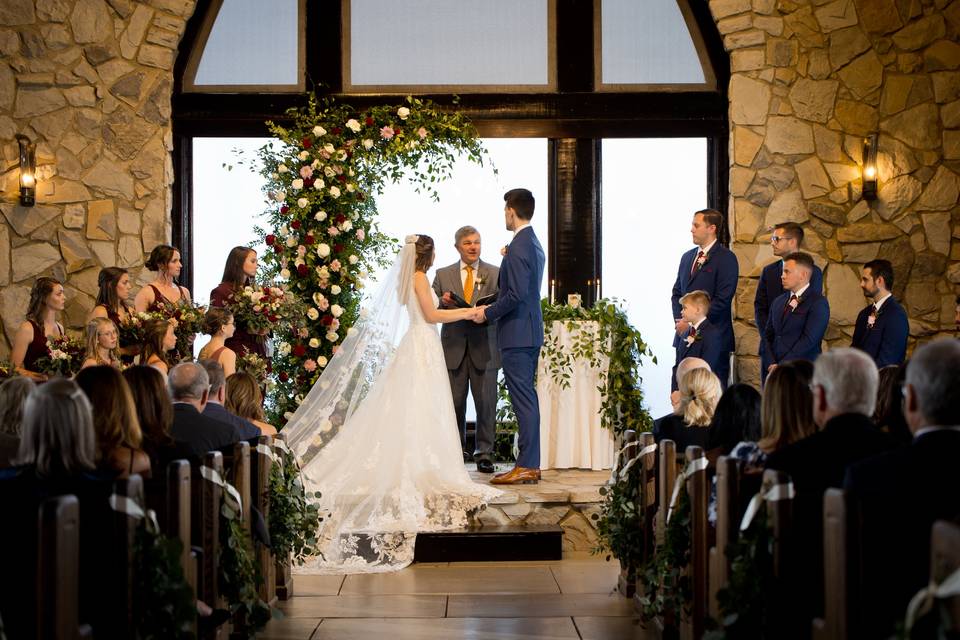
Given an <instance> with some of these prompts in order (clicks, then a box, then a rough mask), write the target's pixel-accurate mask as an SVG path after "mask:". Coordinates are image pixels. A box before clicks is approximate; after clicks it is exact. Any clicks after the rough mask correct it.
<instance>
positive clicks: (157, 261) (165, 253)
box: [144, 244, 178, 271]
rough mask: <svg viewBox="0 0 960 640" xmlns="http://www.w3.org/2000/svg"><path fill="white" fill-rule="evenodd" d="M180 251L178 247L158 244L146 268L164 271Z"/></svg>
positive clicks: (145, 264) (148, 259)
mask: <svg viewBox="0 0 960 640" xmlns="http://www.w3.org/2000/svg"><path fill="white" fill-rule="evenodd" d="M177 251H178V249H177V248H176V247H171V246H170V245H168V244H158V245H157V246H155V247H154V248H153V251H151V252H150V257H149V258H147V261H146V263H144V266H145V267H146V268H147V269H150V271H163V270H164V269H165V268H166V267H167V265H168V264H169V263H170V261H171V260H173V254H175V253H176V252H177Z"/></svg>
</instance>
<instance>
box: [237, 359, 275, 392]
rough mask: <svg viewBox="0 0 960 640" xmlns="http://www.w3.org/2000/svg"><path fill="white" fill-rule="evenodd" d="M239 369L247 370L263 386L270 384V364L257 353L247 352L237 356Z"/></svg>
mask: <svg viewBox="0 0 960 640" xmlns="http://www.w3.org/2000/svg"><path fill="white" fill-rule="evenodd" d="M237 371H246V372H247V373H249V374H250V375H252V376H253V377H254V378H256V380H257V383H258V384H259V385H260V386H261V387H263V386H267V387H269V386H270V379H269V378H268V377H267V376H268V374H269V373H270V365H268V364H267V361H266V360H264V359H263V358H261V357H260V356H258V355H257V354H255V353H245V354H243V355H242V356H241V357H239V358H237Z"/></svg>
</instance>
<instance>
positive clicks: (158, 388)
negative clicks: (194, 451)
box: [123, 366, 190, 477]
mask: <svg viewBox="0 0 960 640" xmlns="http://www.w3.org/2000/svg"><path fill="white" fill-rule="evenodd" d="M123 379H124V380H126V381H127V386H128V387H129V388H130V395H131V396H133V402H134V405H135V406H136V408H137V420H138V421H139V423H140V431H141V433H142V434H143V442H142V443H141V446H142V447H143V450H144V452H146V454H147V457H149V458H150V467H151V469H153V470H155V473H156V474H158V475H157V477H162V476H160V475H159V474H161V473H162V469H164V468H165V467H166V466H167V464H169V463H170V461H171V460H179V459H182V458H189V457H190V451H189V450H188V449H187V448H185V447H183V446H182V445H180V444H178V443H177V442H176V441H175V440H174V439H173V436H171V435H170V428H171V426H173V404H172V403H171V402H170V396H169V395H167V387H166V384H165V383H164V380H163V374H162V373H160V372H159V371H157V370H156V369H154V368H153V367H147V366H135V367H128V368H126V369H124V371H123Z"/></svg>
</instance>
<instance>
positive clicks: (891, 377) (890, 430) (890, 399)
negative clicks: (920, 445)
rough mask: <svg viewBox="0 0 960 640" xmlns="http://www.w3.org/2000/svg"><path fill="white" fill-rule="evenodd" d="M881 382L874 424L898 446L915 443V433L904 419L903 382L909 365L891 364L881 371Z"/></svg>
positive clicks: (874, 413)
mask: <svg viewBox="0 0 960 640" xmlns="http://www.w3.org/2000/svg"><path fill="white" fill-rule="evenodd" d="M879 377H880V382H879V385H878V386H877V408H876V409H875V410H874V412H873V423H874V424H875V425H877V427H879V428H880V431H883V432H884V433H886V434H887V435H889V436H890V437H891V438H893V439H894V440H895V441H896V442H897V444H900V445H904V446H906V445H908V444H910V443H911V442H912V441H913V433H912V432H911V431H910V427H909V426H908V425H907V419H906V418H904V417H903V390H902V389H903V381H904V380H905V379H906V377H907V365H906V363H904V364H899V365H897V364H889V365H887V366H885V367H883V368H882V369H880V371H879Z"/></svg>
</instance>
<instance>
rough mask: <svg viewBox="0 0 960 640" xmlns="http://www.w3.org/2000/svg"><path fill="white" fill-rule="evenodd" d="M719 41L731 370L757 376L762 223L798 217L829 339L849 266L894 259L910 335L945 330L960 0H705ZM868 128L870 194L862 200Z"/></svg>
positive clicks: (856, 294)
mask: <svg viewBox="0 0 960 640" xmlns="http://www.w3.org/2000/svg"><path fill="white" fill-rule="evenodd" d="M710 8H711V10H712V11H713V14H714V18H715V19H716V20H717V26H718V28H719V30H720V32H721V34H722V35H723V39H724V44H725V46H726V48H727V50H728V51H729V52H730V62H731V72H732V75H731V79H730V87H729V89H730V125H731V143H730V156H731V168H730V207H729V211H730V216H731V234H732V237H733V249H734V251H735V253H736V255H737V257H738V259H739V261H740V275H741V279H740V286H739V288H738V292H737V300H736V305H735V313H736V325H735V328H736V333H737V353H738V356H739V357H738V363H739V364H738V373H739V376H740V379H741V380H745V381H748V382H756V381H757V380H758V377H759V360H758V358H757V357H755V356H756V353H757V346H758V335H757V331H756V328H755V326H754V324H753V296H754V293H755V291H756V285H757V277H758V276H759V275H760V270H761V269H762V268H763V266H765V265H766V264H768V263H769V262H771V261H772V260H773V253H772V250H771V247H770V242H769V239H770V231H769V227H770V226H771V225H774V224H776V223H779V222H783V221H786V220H792V221H796V222H799V223H801V224H803V225H804V228H805V231H806V241H805V249H806V250H808V251H810V252H811V253H813V254H815V256H816V260H817V262H818V263H819V264H820V266H821V267H823V268H824V269H825V272H824V277H825V288H826V293H827V297H828V299H829V301H830V308H831V316H832V318H831V322H830V328H829V330H828V332H827V336H826V338H827V341H828V342H829V343H830V344H832V345H846V344H849V340H850V336H851V335H852V333H853V323H854V321H855V320H856V316H857V313H858V312H859V311H860V309H862V308H863V307H864V306H865V304H866V300H865V299H864V297H863V295H862V293H861V290H860V287H859V284H858V280H859V267H860V266H861V265H862V264H863V263H864V262H867V261H869V260H872V259H874V258H886V259H888V260H890V261H891V262H892V263H893V265H894V270H895V287H894V292H895V293H896V295H897V297H898V298H899V299H900V300H902V301H903V302H904V303H905V306H906V309H907V312H908V314H909V316H910V333H911V343H915V342H916V340H917V339H918V338H927V337H929V336H933V335H935V334H937V333H939V332H942V331H948V330H952V329H953V319H954V298H955V295H956V291H955V286H954V285H956V284H960V242H958V240H960V207H958V202H957V201H958V193H960V177H958V172H960V70H958V69H960V44H958V43H957V40H958V33H960V0H953V1H952V2H951V1H949V0H812V1H811V0H711V1H710ZM875 132H876V133H879V146H878V148H879V158H878V169H879V179H880V182H879V186H880V190H879V197H878V198H877V199H876V200H873V201H867V200H863V199H862V198H861V179H860V167H859V163H860V161H861V157H860V156H861V148H862V139H863V136H865V135H868V134H870V133H875Z"/></svg>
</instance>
